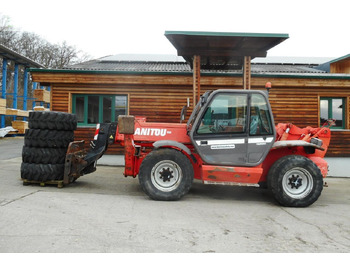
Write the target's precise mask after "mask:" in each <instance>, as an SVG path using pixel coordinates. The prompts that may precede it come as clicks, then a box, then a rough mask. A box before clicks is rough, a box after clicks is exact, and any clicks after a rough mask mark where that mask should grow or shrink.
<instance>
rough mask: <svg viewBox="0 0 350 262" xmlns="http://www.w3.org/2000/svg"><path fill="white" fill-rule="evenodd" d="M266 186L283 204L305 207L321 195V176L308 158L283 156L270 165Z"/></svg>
mask: <svg viewBox="0 0 350 262" xmlns="http://www.w3.org/2000/svg"><path fill="white" fill-rule="evenodd" d="M267 182H268V187H269V188H270V189H271V192H272V194H273V196H274V198H275V199H276V200H277V201H278V202H279V203H280V204H281V205H283V206H290V207H306V206H309V205H311V204H313V203H314V202H315V201H316V200H317V199H318V198H319V196H320V195H321V192H322V189H323V177H322V174H321V171H320V169H319V168H318V167H317V166H316V164H315V163H314V162H312V161H311V160H310V159H308V158H306V157H303V156H299V155H293V156H285V157H283V158H281V159H279V160H278V161H276V163H275V164H274V165H273V166H272V167H271V169H270V171H269V174H268V180H267Z"/></svg>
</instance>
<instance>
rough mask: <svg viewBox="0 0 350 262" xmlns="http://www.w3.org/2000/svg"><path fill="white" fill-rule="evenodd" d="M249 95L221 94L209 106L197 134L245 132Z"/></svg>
mask: <svg viewBox="0 0 350 262" xmlns="http://www.w3.org/2000/svg"><path fill="white" fill-rule="evenodd" d="M247 100H248V99H247V95H245V94H238V95H237V94H234V95H228V94H219V95H217V96H215V97H214V99H213V100H212V102H211V103H210V105H209V106H208V108H207V110H206V112H205V114H204V116H203V118H202V122H201V124H200V126H199V127H198V130H197V134H222V133H244V132H245V119H246V115H247Z"/></svg>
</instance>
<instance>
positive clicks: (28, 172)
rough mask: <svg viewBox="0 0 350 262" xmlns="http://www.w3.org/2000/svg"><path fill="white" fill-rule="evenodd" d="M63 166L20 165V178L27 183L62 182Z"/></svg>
mask: <svg viewBox="0 0 350 262" xmlns="http://www.w3.org/2000/svg"><path fill="white" fill-rule="evenodd" d="M63 175H64V164H30V163H23V162H22V165H21V178H22V179H26V180H28V181H38V182H46V181H57V180H63Z"/></svg>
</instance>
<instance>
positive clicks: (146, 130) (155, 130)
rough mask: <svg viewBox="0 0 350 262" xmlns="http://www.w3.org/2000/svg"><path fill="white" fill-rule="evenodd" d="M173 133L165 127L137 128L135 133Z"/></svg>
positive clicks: (162, 134)
mask: <svg viewBox="0 0 350 262" xmlns="http://www.w3.org/2000/svg"><path fill="white" fill-rule="evenodd" d="M166 134H171V132H170V131H169V132H167V130H166V129H165V128H139V127H138V128H136V130H135V135H139V136H165V135H166Z"/></svg>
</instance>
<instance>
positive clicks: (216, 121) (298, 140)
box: [64, 89, 332, 207]
mask: <svg viewBox="0 0 350 262" xmlns="http://www.w3.org/2000/svg"><path fill="white" fill-rule="evenodd" d="M184 109H185V108H184ZM184 109H183V110H182V112H181V120H184V119H185V111H186V110H184ZM328 125H329V126H330V125H332V120H329V121H328ZM328 125H327V126H326V125H324V126H322V127H318V128H311V127H306V128H298V127H297V126H295V125H292V124H277V125H276V126H275V124H274V120H273V114H272V111H271V107H270V104H269V100H268V94H267V92H265V91H255V90H227V89H225V90H216V91H212V92H206V93H205V94H204V95H202V96H201V98H200V101H199V102H198V104H197V105H196V106H195V108H194V109H193V111H192V114H191V116H190V117H189V119H188V121H187V124H186V123H182V122H181V123H149V122H147V121H146V119H145V118H144V117H134V116H119V118H118V124H117V123H101V124H98V125H97V128H96V133H95V137H94V140H93V141H91V144H90V145H91V149H90V150H89V151H88V152H87V151H86V150H84V146H83V145H84V141H76V142H72V143H70V145H69V147H68V151H67V155H66V162H65V172H64V183H65V184H69V183H70V182H72V181H74V180H76V179H77V178H78V177H79V176H82V175H85V174H88V173H91V172H94V171H95V170H96V162H97V160H98V159H99V158H100V157H101V156H102V155H103V154H104V152H105V151H106V150H107V148H108V145H109V144H113V143H119V144H121V145H122V146H123V147H124V149H125V170H124V175H125V176H126V177H127V176H131V177H136V176H138V179H139V183H140V185H141V188H142V189H143V191H144V192H145V193H146V194H147V195H148V196H149V197H150V198H151V199H154V200H178V199H180V198H181V197H183V196H184V195H185V194H186V193H187V192H188V191H189V190H190V188H191V185H192V182H193V179H198V180H201V181H202V182H203V183H204V184H216V185H238V186H254V187H267V188H269V189H270V190H271V192H272V195H273V196H274V198H275V199H276V200H277V201H278V202H279V203H280V204H281V205H284V206H291V207H306V206H309V205H311V204H312V203H314V202H315V201H316V200H317V199H318V198H319V196H320V194H321V191H322V189H323V178H325V177H326V175H327V173H328V164H327V162H326V161H325V160H324V156H325V154H326V152H327V148H328V146H329V142H330V137H331V132H330V129H329V126H328Z"/></svg>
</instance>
